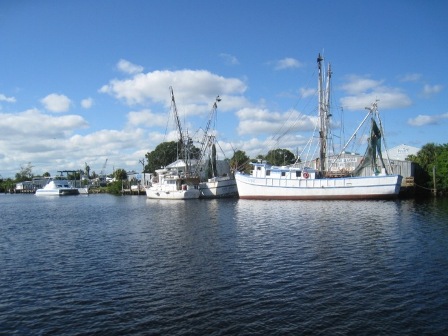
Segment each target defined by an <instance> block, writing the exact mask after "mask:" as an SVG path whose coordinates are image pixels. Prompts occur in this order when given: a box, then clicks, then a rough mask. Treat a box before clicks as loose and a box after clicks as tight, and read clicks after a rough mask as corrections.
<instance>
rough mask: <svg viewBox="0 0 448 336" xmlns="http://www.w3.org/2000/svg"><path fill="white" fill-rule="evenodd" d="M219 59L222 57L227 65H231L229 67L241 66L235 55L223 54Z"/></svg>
mask: <svg viewBox="0 0 448 336" xmlns="http://www.w3.org/2000/svg"><path fill="white" fill-rule="evenodd" d="M219 57H221V58H222V59H223V60H224V62H225V63H226V64H229V65H238V64H240V62H239V61H238V59H237V58H236V57H235V56H233V55H229V54H224V53H222V54H220V55H219Z"/></svg>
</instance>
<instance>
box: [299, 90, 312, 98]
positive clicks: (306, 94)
mask: <svg viewBox="0 0 448 336" xmlns="http://www.w3.org/2000/svg"><path fill="white" fill-rule="evenodd" d="M299 93H300V97H302V98H307V97H310V96H312V95H314V94H316V89H306V88H301V89H300V90H299Z"/></svg>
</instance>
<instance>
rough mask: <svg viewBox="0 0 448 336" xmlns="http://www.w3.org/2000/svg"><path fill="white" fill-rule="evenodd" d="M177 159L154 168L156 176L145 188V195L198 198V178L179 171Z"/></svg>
mask: <svg viewBox="0 0 448 336" xmlns="http://www.w3.org/2000/svg"><path fill="white" fill-rule="evenodd" d="M178 161H179V160H178ZM178 161H176V162H173V163H172V164H171V165H168V166H167V167H165V168H162V169H157V170H156V173H157V177H154V178H153V181H152V183H151V186H149V187H147V188H146V197H148V198H151V199H174V200H187V199H198V198H199V195H200V191H199V188H198V184H199V179H198V178H191V177H188V176H186V175H185V174H184V172H181V171H179V170H178V166H177V164H178V163H179V162H178ZM180 161H181V160H180Z"/></svg>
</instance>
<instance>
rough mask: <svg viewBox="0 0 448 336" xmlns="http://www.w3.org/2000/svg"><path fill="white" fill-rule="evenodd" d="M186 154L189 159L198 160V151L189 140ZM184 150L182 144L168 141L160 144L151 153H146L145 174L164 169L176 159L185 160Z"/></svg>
mask: <svg viewBox="0 0 448 336" xmlns="http://www.w3.org/2000/svg"><path fill="white" fill-rule="evenodd" d="M186 146H187V152H188V155H189V158H190V159H198V158H199V156H200V155H199V154H200V149H199V148H197V147H195V146H194V145H193V142H192V141H191V140H189V142H188V143H187V145H186ZM183 148H185V147H184V146H183V144H182V142H180V141H179V142H176V141H170V142H162V143H161V144H159V145H158V146H157V147H156V148H155V149H154V150H153V151H152V152H148V153H146V155H145V158H146V161H147V162H148V163H147V164H146V165H145V170H144V172H145V173H154V172H155V170H156V169H159V168H161V167H165V166H167V165H169V164H170V163H173V162H174V161H176V160H177V159H178V158H179V159H183V160H184V159H185V150H183Z"/></svg>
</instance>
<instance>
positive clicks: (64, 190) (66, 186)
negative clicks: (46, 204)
mask: <svg viewBox="0 0 448 336" xmlns="http://www.w3.org/2000/svg"><path fill="white" fill-rule="evenodd" d="M69 195H79V190H78V188H74V187H72V186H71V185H70V183H69V181H68V180H66V179H61V178H57V177H56V178H54V179H50V180H49V181H48V183H47V184H46V185H45V186H44V187H43V188H41V189H37V190H36V196H69Z"/></svg>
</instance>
